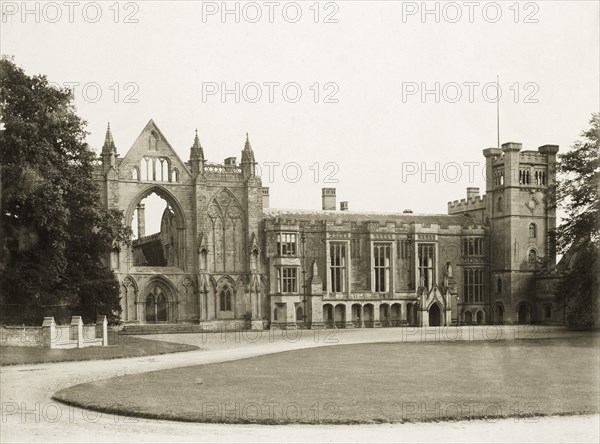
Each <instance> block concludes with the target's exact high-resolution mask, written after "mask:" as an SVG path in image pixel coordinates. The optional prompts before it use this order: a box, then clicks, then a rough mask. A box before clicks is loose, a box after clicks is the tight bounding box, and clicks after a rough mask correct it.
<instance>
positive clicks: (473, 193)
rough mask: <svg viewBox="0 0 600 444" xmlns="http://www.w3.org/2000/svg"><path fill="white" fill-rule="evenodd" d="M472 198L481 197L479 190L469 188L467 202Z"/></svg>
mask: <svg viewBox="0 0 600 444" xmlns="http://www.w3.org/2000/svg"><path fill="white" fill-rule="evenodd" d="M472 197H479V188H477V187H469V188H467V200H469V199H470V198H472Z"/></svg>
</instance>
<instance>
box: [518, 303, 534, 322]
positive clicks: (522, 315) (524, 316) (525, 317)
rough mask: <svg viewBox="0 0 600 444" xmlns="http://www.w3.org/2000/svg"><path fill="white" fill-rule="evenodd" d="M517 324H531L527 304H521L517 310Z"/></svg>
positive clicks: (529, 310)
mask: <svg viewBox="0 0 600 444" xmlns="http://www.w3.org/2000/svg"><path fill="white" fill-rule="evenodd" d="M517 323H518V324H530V323H531V309H530V308H529V304H521V305H519V308H518V309H517Z"/></svg>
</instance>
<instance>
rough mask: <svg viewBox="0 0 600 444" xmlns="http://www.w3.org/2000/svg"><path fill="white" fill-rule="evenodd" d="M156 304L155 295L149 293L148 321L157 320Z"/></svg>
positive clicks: (147, 301) (147, 304) (147, 302)
mask: <svg viewBox="0 0 600 444" xmlns="http://www.w3.org/2000/svg"><path fill="white" fill-rule="evenodd" d="M155 305H156V303H155V301H154V296H153V295H149V296H148V297H147V298H146V322H156V312H155V311H154V307H155Z"/></svg>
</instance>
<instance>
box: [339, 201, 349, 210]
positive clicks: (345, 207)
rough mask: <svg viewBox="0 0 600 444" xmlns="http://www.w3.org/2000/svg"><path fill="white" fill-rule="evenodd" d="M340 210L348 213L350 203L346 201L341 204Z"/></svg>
mask: <svg viewBox="0 0 600 444" xmlns="http://www.w3.org/2000/svg"><path fill="white" fill-rule="evenodd" d="M340 210H342V211H348V201H346V200H345V201H343V202H340Z"/></svg>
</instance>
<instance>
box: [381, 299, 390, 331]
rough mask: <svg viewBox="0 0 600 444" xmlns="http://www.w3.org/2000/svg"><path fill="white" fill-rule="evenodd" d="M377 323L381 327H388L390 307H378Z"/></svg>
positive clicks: (383, 305)
mask: <svg viewBox="0 0 600 444" xmlns="http://www.w3.org/2000/svg"><path fill="white" fill-rule="evenodd" d="M379 321H380V322H381V326H382V327H390V306H389V305H388V304H381V305H380V306H379Z"/></svg>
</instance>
